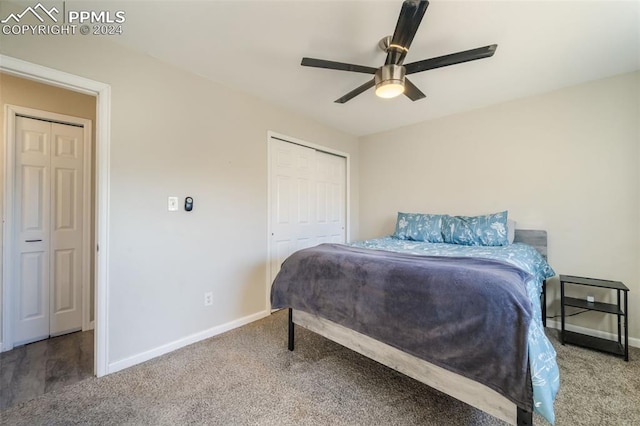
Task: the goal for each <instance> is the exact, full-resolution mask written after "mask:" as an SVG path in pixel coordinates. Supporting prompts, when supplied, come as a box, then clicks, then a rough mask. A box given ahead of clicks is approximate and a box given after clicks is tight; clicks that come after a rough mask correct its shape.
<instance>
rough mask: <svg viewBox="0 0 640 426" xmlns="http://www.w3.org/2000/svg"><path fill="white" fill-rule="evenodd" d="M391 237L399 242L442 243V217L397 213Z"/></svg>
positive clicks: (437, 215)
mask: <svg viewBox="0 0 640 426" xmlns="http://www.w3.org/2000/svg"><path fill="white" fill-rule="evenodd" d="M393 236H394V237H396V238H398V239H400V240H412V241H426V242H429V243H442V242H444V240H443V239H442V215H439V214H423V213H400V212H398V220H397V222H396V232H395V234H393Z"/></svg>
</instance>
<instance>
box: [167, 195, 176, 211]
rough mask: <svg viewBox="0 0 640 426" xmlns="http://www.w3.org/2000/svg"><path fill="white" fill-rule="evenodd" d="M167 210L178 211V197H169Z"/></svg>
mask: <svg viewBox="0 0 640 426" xmlns="http://www.w3.org/2000/svg"><path fill="white" fill-rule="evenodd" d="M168 208H169V211H170V212H177V211H178V197H169V199H168Z"/></svg>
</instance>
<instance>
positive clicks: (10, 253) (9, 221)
mask: <svg viewBox="0 0 640 426" xmlns="http://www.w3.org/2000/svg"><path fill="white" fill-rule="evenodd" d="M18 116H21V117H26V118H34V119H36V120H38V119H42V120H45V121H51V122H57V123H63V124H71V125H79V126H82V128H83V130H82V139H83V141H82V143H83V144H84V148H85V149H84V158H83V159H82V167H83V178H82V186H83V192H82V212H83V213H82V223H83V226H82V228H83V229H82V286H81V291H82V299H81V300H82V331H87V330H91V329H92V328H93V324H92V323H91V317H90V314H91V312H90V303H91V301H90V300H89V295H90V291H91V288H90V286H89V277H90V267H91V257H90V255H89V253H90V250H91V248H90V244H91V234H92V232H93V231H95V230H94V229H91V226H90V224H91V172H92V170H91V153H92V150H91V125H92V123H91V120H88V119H86V118H81V117H73V116H70V115H64V114H58V113H55V112H49V111H42V110H38V109H34V108H27V107H22V106H18V105H9V104H7V105H6V106H5V117H4V118H5V122H6V123H7V124H6V129H7V131H6V137H5V149H4V153H5V156H4V170H5V185H4V194H5V200H6V201H7V202H6V206H7V208H6V211H7V213H8V214H6V215H5V232H3V244H2V247H3V250H6V254H7V256H6V258H7V259H8V260H7V262H6V263H4V259H3V265H4V270H5V271H6V275H7V277H8V279H7V280H6V281H5V280H4V279H3V282H6V283H7V287H10V289H9V293H10V295H11V296H12V297H13V296H15V291H16V290H17V289H16V288H15V285H14V283H15V280H14V278H15V275H14V274H15V271H14V266H15V264H14V262H15V260H16V259H15V257H14V256H15V254H16V241H15V239H14V236H15V218H14V217H13V209H10V208H9V206H13V205H14V202H15V196H16V193H15V180H14V179H15V177H16V176H15V173H16V169H15V156H16V152H15V140H16V131H15V130H16V129H15V124H16V118H17V117H18ZM9 210H11V212H10V213H9ZM10 306H11V304H10ZM2 312H5V310H4V309H3V310H2ZM7 317H9V318H7ZM13 320H14V318H13V312H7V313H5V314H3V318H2V322H3V324H4V322H5V321H6V322H8V323H11V332H12V336H13V331H14V327H13V325H14V322H13ZM11 340H12V342H11V343H13V342H15V339H11Z"/></svg>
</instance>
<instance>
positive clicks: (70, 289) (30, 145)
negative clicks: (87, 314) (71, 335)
mask: <svg viewBox="0 0 640 426" xmlns="http://www.w3.org/2000/svg"><path fill="white" fill-rule="evenodd" d="M15 147H16V149H15V152H16V158H15V161H16V163H15V164H16V167H15V170H16V178H15V180H16V190H15V196H16V202H15V209H16V211H15V217H16V218H17V221H16V228H17V229H16V231H17V232H16V233H15V235H16V238H17V241H16V244H15V247H17V253H16V254H15V257H14V258H15V259H16V269H15V270H16V286H15V287H14V288H15V299H14V300H15V301H16V303H15V305H14V306H15V314H14V333H15V338H14V344H16V345H19V344H23V343H28V342H33V341H36V340H40V339H44V338H47V337H49V336H50V335H58V334H64V333H67V332H71V331H76V330H80V329H81V328H82V281H81V280H82V268H83V264H82V235H83V234H82V233H83V223H82V217H83V215H82V208H83V203H82V191H83V187H82V185H83V184H82V182H83V175H82V173H83V155H84V153H83V148H84V144H83V129H82V128H80V127H76V126H69V125H64V124H57V123H50V122H47V121H42V120H35V119H31V118H25V117H16V141H15Z"/></svg>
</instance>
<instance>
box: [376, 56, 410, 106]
mask: <svg viewBox="0 0 640 426" xmlns="http://www.w3.org/2000/svg"><path fill="white" fill-rule="evenodd" d="M404 73H405V69H404V67H403V66H401V65H394V64H388V65H384V66H382V67H380V68H378V71H376V74H375V83H376V96H378V97H380V98H385V99H390V98H395V97H396V96H400V95H402V94H403V93H404Z"/></svg>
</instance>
